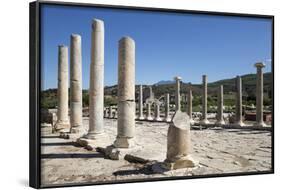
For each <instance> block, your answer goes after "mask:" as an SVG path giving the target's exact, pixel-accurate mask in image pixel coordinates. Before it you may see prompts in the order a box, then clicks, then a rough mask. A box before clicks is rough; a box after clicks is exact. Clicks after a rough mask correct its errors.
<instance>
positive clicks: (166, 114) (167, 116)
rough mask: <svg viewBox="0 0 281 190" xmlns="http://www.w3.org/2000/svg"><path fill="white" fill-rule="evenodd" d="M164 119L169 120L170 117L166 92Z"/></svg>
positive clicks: (168, 98) (168, 97)
mask: <svg viewBox="0 0 281 190" xmlns="http://www.w3.org/2000/svg"><path fill="white" fill-rule="evenodd" d="M165 101H166V104H165V121H166V122H170V121H171V118H170V95H169V94H168V93H167V94H166V97H165Z"/></svg>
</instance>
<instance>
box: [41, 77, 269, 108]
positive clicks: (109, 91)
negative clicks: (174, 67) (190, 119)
mask: <svg viewBox="0 0 281 190" xmlns="http://www.w3.org/2000/svg"><path fill="white" fill-rule="evenodd" d="M241 77H242V84H243V85H242V86H243V104H245V105H249V106H250V105H252V104H254V105H255V104H256V74H248V75H243V76H241ZM219 85H224V105H225V106H234V105H235V78H231V79H225V80H220V81H216V82H212V83H208V106H216V104H217V89H218V87H219ZM271 86H272V75H271V73H264V105H265V106H268V105H271V104H272V101H271V92H272V90H271ZM188 88H189V84H188V83H182V85H181V93H182V94H187V92H188ZM152 89H153V92H154V94H155V97H156V98H160V97H161V98H164V95H165V94H166V93H169V94H170V98H171V100H170V102H171V103H174V92H175V85H174V84H158V85H153V86H152ZM138 90H139V88H138V85H136V100H137V97H138V93H139V92H138ZM192 91H193V110H194V111H200V110H201V108H200V105H201V101H202V97H201V91H202V89H201V84H193V85H192ZM104 93H105V98H104V104H105V106H109V105H116V104H117V85H114V86H106V87H105V90H104ZM148 96H149V90H148V88H147V86H145V85H143V99H144V100H145V99H146V98H147V97H148ZM183 102H184V101H183ZM88 105H89V94H88V90H83V106H84V107H86V106H88ZM56 106H57V89H48V90H45V91H42V92H41V107H42V108H55V107H56Z"/></svg>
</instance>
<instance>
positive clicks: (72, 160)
mask: <svg viewBox="0 0 281 190" xmlns="http://www.w3.org/2000/svg"><path fill="white" fill-rule="evenodd" d="M83 123H84V126H87V123H88V120H87V118H84V121H83ZM116 125H117V122H116V120H114V119H105V132H106V134H107V135H108V139H109V141H108V144H109V145H110V144H112V143H113V142H114V140H115V137H116V133H117V126H116ZM167 130H168V124H167V123H162V122H146V121H137V122H136V134H137V135H136V139H135V140H136V143H137V145H138V146H140V147H141V148H140V149H138V150H139V151H135V152H130V153H127V154H131V155H135V156H139V157H142V158H145V159H147V160H148V161H147V162H142V163H133V162H128V161H127V160H125V159H121V160H110V159H105V158H104V155H103V154H102V153H99V152H97V151H95V150H92V151H89V150H87V149H85V148H84V147H81V146H79V145H78V144H77V143H75V140H74V139H62V138H59V135H58V134H45V135H44V136H43V137H42V144H41V147H42V159H41V161H42V162H41V163H42V183H43V184H45V185H47V184H63V183H86V182H98V181H99V182H103V181H115V180H118V181H120V180H121V181H122V180H129V179H145V178H153V177H169V176H192V175H205V174H222V173H233V172H254V171H269V170H270V169H271V132H270V131H260V130H243V129H222V128H207V129H205V130H201V131H200V130H192V131H191V138H192V143H193V152H192V153H193V157H194V158H195V159H197V160H198V161H199V162H200V165H199V167H197V168H195V169H181V170H177V171H172V172H157V167H158V165H159V163H161V162H162V161H163V160H164V159H165V156H166V148H167V147H166V146H167ZM129 160H130V159H129ZM151 160H154V161H151ZM155 168H156V169H155Z"/></svg>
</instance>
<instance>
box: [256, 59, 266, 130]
mask: <svg viewBox="0 0 281 190" xmlns="http://www.w3.org/2000/svg"><path fill="white" fill-rule="evenodd" d="M255 67H256V68H257V86H256V89H257V92H256V124H255V125H257V126H259V127H265V126H266V124H265V123H264V121H263V72H262V69H263V68H264V67H265V64H263V63H256V64H255Z"/></svg>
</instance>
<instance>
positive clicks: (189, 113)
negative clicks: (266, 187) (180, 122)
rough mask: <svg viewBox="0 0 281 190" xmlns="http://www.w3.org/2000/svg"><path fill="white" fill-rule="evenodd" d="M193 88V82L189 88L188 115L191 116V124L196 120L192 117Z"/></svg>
mask: <svg viewBox="0 0 281 190" xmlns="http://www.w3.org/2000/svg"><path fill="white" fill-rule="evenodd" d="M192 99H193V96H192V88H191V84H189V88H188V94H187V110H186V111H187V115H188V116H189V119H190V120H189V121H190V124H191V125H193V124H194V120H193V119H192Z"/></svg>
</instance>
